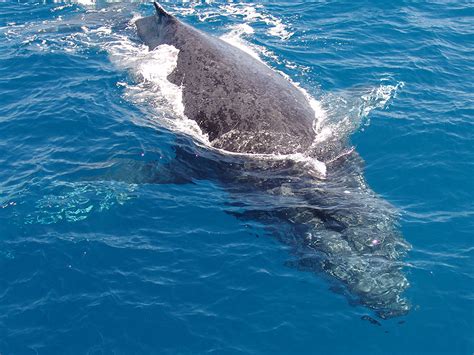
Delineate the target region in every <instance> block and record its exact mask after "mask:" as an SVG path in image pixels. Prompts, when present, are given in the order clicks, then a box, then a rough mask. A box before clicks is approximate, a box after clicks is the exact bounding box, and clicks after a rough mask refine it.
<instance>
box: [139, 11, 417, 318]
mask: <svg viewBox="0 0 474 355" xmlns="http://www.w3.org/2000/svg"><path fill="white" fill-rule="evenodd" d="M155 9H156V13H155V14H154V15H152V16H149V17H145V18H141V19H139V20H137V21H136V27H137V31H138V36H139V38H140V39H141V40H142V41H143V42H144V43H145V44H146V45H147V46H148V47H149V50H154V49H155V48H156V47H159V46H161V45H164V44H166V45H171V46H174V47H175V48H177V49H178V50H179V53H178V60H177V66H176V68H175V70H174V71H173V72H172V73H171V74H170V75H169V77H168V80H169V81H171V82H172V83H174V84H176V85H178V86H180V87H182V90H183V104H184V114H185V115H186V117H187V118H189V119H191V120H194V121H195V122H196V123H197V124H198V125H199V127H200V128H201V130H202V131H203V132H204V133H206V134H207V135H208V137H209V141H210V144H211V145H212V146H213V147H215V148H220V149H222V150H226V151H228V152H233V153H245V154H246V155H225V154H222V153H216V152H215V151H210V150H209V151H202V152H201V154H199V158H196V154H194V152H191V151H189V150H187V149H181V150H180V151H179V152H177V154H176V161H177V164H176V165H175V166H180V168H176V167H175V168H174V169H175V170H174V171H175V173H176V174H177V175H179V174H182V175H183V176H187V177H189V176H191V179H200V178H203V179H215V180H216V181H218V182H219V183H221V184H223V186H225V188H226V189H227V190H228V191H229V192H230V194H231V199H232V201H231V203H230V206H231V207H230V208H229V211H231V213H234V214H235V215H237V216H238V217H239V218H244V219H247V218H251V219H257V220H259V221H261V222H262V223H264V224H265V225H267V226H268V228H269V229H270V230H272V232H273V234H274V235H276V236H277V237H278V238H279V239H280V240H281V241H282V242H283V243H285V244H287V245H289V246H291V250H292V251H293V254H294V256H295V258H294V261H292V262H291V263H292V265H293V266H296V267H298V268H302V269H304V270H310V271H318V272H322V274H326V275H329V276H330V279H332V280H335V283H336V284H337V285H340V286H341V287H340V288H341V290H342V291H343V292H345V293H346V295H347V296H348V297H349V298H350V300H351V301H356V302H359V303H361V304H363V305H365V306H368V307H370V308H372V309H374V310H375V311H376V312H377V313H378V314H379V316H381V317H391V316H396V315H401V314H405V313H406V312H408V310H409V309H410V305H409V303H408V302H407V300H406V299H405V298H404V297H403V292H404V291H405V289H406V288H407V287H408V281H407V279H406V277H405V275H404V273H403V272H402V262H401V261H400V260H401V258H402V256H403V255H404V254H405V252H406V251H407V250H408V248H409V245H408V243H407V242H405V240H404V239H403V238H402V236H401V235H400V233H399V232H398V229H397V219H396V213H395V211H394V208H393V207H392V206H391V205H390V204H388V203H387V202H386V201H384V200H383V199H381V198H380V197H378V196H377V195H376V194H375V193H374V192H373V191H372V190H371V189H370V188H369V187H368V186H367V184H366V183H365V180H364V177H363V173H362V171H363V164H362V163H363V162H362V159H361V158H360V157H359V155H358V154H357V153H356V152H355V151H347V143H346V142H331V143H327V146H324V147H321V146H318V145H317V144H315V142H316V141H315V138H316V132H315V130H314V129H313V125H314V120H315V113H314V110H313V109H312V108H311V105H310V103H309V102H308V99H307V98H306V96H305V95H304V94H303V93H302V92H301V91H300V90H299V89H298V88H296V87H295V86H294V85H293V84H292V83H291V82H289V81H288V80H287V79H286V78H284V77H283V76H282V75H280V74H279V73H277V72H275V71H273V70H272V69H270V68H269V67H268V66H267V65H265V64H264V63H263V62H261V61H259V60H257V59H255V58H253V57H252V56H250V55H249V54H247V53H245V52H243V51H241V50H240V49H238V48H236V47H234V46H232V45H230V44H228V43H226V42H224V41H222V40H221V39H219V38H216V37H213V36H210V35H208V34H206V33H204V32H201V31H199V30H197V29H195V28H193V27H191V26H189V25H187V24H185V23H183V22H181V21H180V20H178V19H177V18H176V17H175V16H173V15H171V14H169V13H167V12H166V11H165V10H164V9H163V8H162V7H161V6H160V5H158V4H156V3H155ZM199 149H202V148H199ZM256 153H258V154H256ZM294 153H301V154H305V155H306V156H309V157H313V158H317V159H318V160H320V161H325V162H326V166H327V173H326V176H325V178H322V177H318V176H315V175H314V174H313V173H311V172H309V171H308V168H307V166H306V164H304V163H302V162H299V161H295V160H291V159H283V160H282V159H275V160H272V159H259V158H258V157H259V156H260V154H265V155H271V154H273V155H282V154H294ZM255 154H256V155H255ZM252 155H255V157H252ZM232 206H238V208H232Z"/></svg>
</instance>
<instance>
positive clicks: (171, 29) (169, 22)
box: [136, 4, 315, 154]
mask: <svg viewBox="0 0 474 355" xmlns="http://www.w3.org/2000/svg"><path fill="white" fill-rule="evenodd" d="M155 6H156V9H157V11H156V14H155V15H153V16H149V17H145V18H142V19H139V20H138V21H136V26H137V29H138V35H139V37H140V39H141V40H143V42H144V43H145V44H146V45H148V47H149V48H150V50H152V49H154V48H156V47H157V46H159V45H162V44H168V45H172V46H174V47H176V48H177V49H178V50H179V54H178V63H177V67H176V69H175V70H174V71H173V72H172V73H171V75H170V76H169V77H168V80H169V81H171V82H172V83H174V84H176V85H179V86H182V87H183V103H184V114H185V115H186V116H187V117H188V118H189V119H192V120H194V121H196V122H197V123H198V125H199V127H200V128H201V129H202V130H203V132H204V133H207V134H208V136H209V139H210V141H211V143H212V145H213V146H214V147H217V148H222V149H225V150H228V151H232V152H239V153H280V154H290V153H298V152H305V151H307V150H308V148H309V147H310V146H311V144H312V142H313V140H314V138H315V133H314V130H313V128H312V125H313V121H314V117H315V116H314V111H313V109H312V108H311V106H310V105H309V103H308V100H307V99H306V97H305V96H304V95H303V94H302V92H301V91H300V90H298V89H296V88H295V87H294V86H293V85H292V84H291V83H290V82H289V81H288V80H286V79H285V78H284V77H283V76H282V75H280V74H278V73H275V72H274V71H272V70H271V69H270V68H268V67H267V66H266V65H265V64H263V63H262V62H260V61H258V60H257V59H255V58H253V57H252V56H250V55H249V54H247V53H245V52H243V51H242V50H240V49H238V48H236V47H234V46H232V45H230V44H228V43H226V42H224V41H222V40H221V39H219V38H216V37H213V36H210V35H207V34H205V33H203V32H201V31H199V30H197V29H195V28H193V27H191V26H188V25H186V24H184V23H182V22H181V21H179V20H178V19H176V18H175V17H174V16H172V15H170V14H168V13H166V12H165V11H164V10H163V9H162V8H161V7H160V6H159V5H156V4H155Z"/></svg>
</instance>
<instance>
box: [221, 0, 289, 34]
mask: <svg viewBox="0 0 474 355" xmlns="http://www.w3.org/2000/svg"><path fill="white" fill-rule="evenodd" d="M257 7H258V6H252V5H240V4H229V5H223V6H221V7H220V9H222V10H224V11H225V12H227V13H228V14H231V15H234V16H235V15H238V16H242V17H243V18H244V21H247V22H248V23H254V22H264V23H265V24H267V25H268V26H270V27H269V29H268V30H267V33H268V34H269V35H271V36H274V37H279V38H281V39H283V40H286V39H289V38H290V37H291V36H292V35H293V33H292V32H290V31H288V29H287V26H286V25H285V24H284V23H283V22H282V21H281V20H280V19H279V18H277V17H275V16H273V15H271V14H265V13H262V12H259V11H257Z"/></svg>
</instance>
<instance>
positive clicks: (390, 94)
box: [359, 81, 405, 117]
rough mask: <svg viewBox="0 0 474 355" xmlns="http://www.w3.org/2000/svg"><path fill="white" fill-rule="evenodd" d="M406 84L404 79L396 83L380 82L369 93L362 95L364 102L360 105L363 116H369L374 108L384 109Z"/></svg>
mask: <svg viewBox="0 0 474 355" xmlns="http://www.w3.org/2000/svg"><path fill="white" fill-rule="evenodd" d="M404 86H405V83H404V82H403V81H400V82H398V83H397V84H396V85H390V84H389V85H387V84H380V86H379V87H377V88H374V89H372V90H371V91H370V92H369V93H367V94H364V95H362V97H361V99H362V104H361V105H360V107H359V112H360V113H359V114H360V116H361V117H367V116H368V115H369V113H370V112H371V111H373V110H374V109H377V108H378V109H384V108H386V107H387V104H388V103H389V101H390V100H391V99H392V98H394V97H395V96H396V93H397V90H398V89H401V88H403V87H404Z"/></svg>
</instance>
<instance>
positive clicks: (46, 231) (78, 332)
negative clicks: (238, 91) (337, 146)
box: [0, 0, 474, 355]
mask: <svg viewBox="0 0 474 355" xmlns="http://www.w3.org/2000/svg"><path fill="white" fill-rule="evenodd" d="M84 3H86V5H80V4H69V3H65V2H57V3H52V2H49V1H45V2H43V1H42V2H23V1H8V0H3V1H1V2H0V63H1V64H0V89H1V91H0V93H1V96H0V206H1V208H0V354H2V355H5V354H35V353H39V354H85V353H89V354H112V353H113V354H145V353H202V352H214V353H218V354H221V353H288V354H289V353H363V354H368V353H374V354H379V353H397V354H398V353H400V354H401V353H449V354H472V353H473V351H474V335H473V334H474V244H473V230H474V203H473V197H474V196H473V190H474V178H473V176H474V163H473V162H474V84H473V73H474V60H473V59H474V57H473V50H474V26H473V24H474V6H473V5H472V2H470V1H430V2H421V1H397V2H385V1H370V2H368V1H363V2H357V1H335V2H325V1H320V2H309V1H291V2H290V1H283V0H280V1H262V2H258V3H250V2H246V3H242V4H238V3H234V4H232V3H223V2H221V3H219V2H211V3H205V4H199V3H198V4H195V3H192V2H191V3H190V2H184V3H176V2H174V3H164V6H166V7H167V8H168V9H169V10H170V11H171V12H173V13H174V14H176V15H177V16H178V17H179V18H181V19H183V20H184V21H186V22H188V23H190V24H193V25H195V26H196V27H198V28H200V29H202V30H205V31H208V32H210V33H212V34H214V35H218V36H222V35H224V36H226V35H227V36H230V37H231V38H233V39H239V38H241V40H243V41H244V42H243V43H244V44H245V45H246V46H247V47H249V48H253V49H254V50H255V51H256V52H257V53H259V55H260V56H261V58H262V59H263V60H264V61H265V62H266V63H268V64H269V65H270V66H272V67H273V68H275V69H276V70H280V71H282V72H284V73H285V74H287V75H289V77H290V78H291V79H292V80H293V81H295V82H298V83H300V85H301V86H302V87H303V88H305V89H306V90H307V91H308V92H309V93H310V94H311V95H312V96H313V97H314V98H315V99H317V100H319V101H320V102H321V105H322V107H323V108H324V110H325V112H326V114H327V116H328V120H330V121H331V122H339V121H343V120H344V118H345V119H346V122H349V126H350V127H351V128H350V129H351V130H352V131H351V132H353V133H352V135H351V142H352V144H353V145H354V146H355V147H356V149H357V151H358V152H359V153H360V155H361V156H362V158H363V159H364V160H365V167H364V173H365V177H366V179H367V182H368V184H369V185H370V186H371V188H372V189H373V190H374V191H376V192H377V193H378V194H379V195H380V196H382V197H383V198H384V199H385V200H387V201H389V202H390V203H391V204H392V205H393V206H394V207H395V208H396V209H397V210H398V211H399V214H400V217H399V222H400V226H399V229H400V231H401V233H402V235H403V238H404V239H405V240H406V241H408V242H409V243H410V244H411V245H412V249H411V251H410V252H409V253H408V254H407V256H406V257H405V258H404V259H403V261H404V268H403V270H404V273H405V274H406V277H407V279H408V280H409V282H410V286H409V287H408V289H407V290H406V291H405V293H404V295H405V296H406V297H407V298H408V300H409V301H410V303H411V304H412V308H411V310H410V311H409V313H408V314H406V315H404V316H399V317H395V318H391V319H388V320H383V319H380V318H377V315H376V314H375V313H374V311H373V310H371V309H369V308H367V307H365V306H364V305H361V304H357V303H354V302H350V301H349V300H348V297H347V295H345V294H344V293H341V292H335V290H334V288H335V286H337V282H334V280H331V279H330V278H328V277H327V276H325V275H323V274H321V273H317V272H308V271H305V270H301V269H299V268H297V267H292V266H291V263H289V261H291V259H292V257H293V256H292V253H291V250H290V248H289V247H288V245H285V244H283V243H280V242H279V241H278V240H277V239H276V238H274V237H273V236H272V233H271V232H269V229H268V226H266V225H264V224H263V223H261V221H259V220H258V219H255V220H252V219H241V218H236V217H235V213H229V209H230V208H231V207H229V202H230V196H229V192H228V191H227V190H226V189H225V188H224V187H223V186H221V185H219V184H217V183H216V182H215V181H213V180H211V179H205V178H200V179H196V180H195V181H194V183H193V184H190V183H183V182H181V183H165V184H149V183H145V182H146V179H145V177H144V176H143V174H145V171H146V169H143V167H144V166H145V167H146V166H147V164H148V163H150V162H156V161H172V160H173V158H174V154H175V153H174V152H175V148H176V146H177V145H180V144H189V143H186V142H188V141H186V139H184V141H185V143H182V142H183V138H182V137H181V134H180V133H179V132H176V131H175V130H173V129H170V128H169V127H165V126H164V125H163V124H160V120H159V119H157V117H161V116H163V115H166V114H168V113H166V112H167V109H166V104H163V105H162V106H160V105H158V106H157V105H150V102H149V101H150V98H151V97H153V96H152V95H151V94H157V93H154V92H151V93H150V92H148V94H147V88H148V87H147V86H146V85H140V84H138V82H139V81H140V80H141V79H140V77H139V74H137V73H136V71H135V72H134V70H133V69H134V68H135V69H136V63H135V62H133V55H134V53H136V51H135V50H136V48H135V49H134V48H130V45H131V44H132V45H135V46H138V44H136V35H135V33H134V30H133V27H131V26H127V21H129V20H131V18H132V17H133V16H137V14H142V15H145V14H150V13H151V12H152V7H151V6H150V5H144V4H142V5H138V4H129V3H128V4H125V3H118V4H115V5H113V6H112V5H110V6H109V5H107V4H105V3H100V4H90V2H84ZM87 3H89V5H87ZM134 14H135V15H134ZM243 24H245V25H246V26H242V25H243ZM242 29H243V30H242ZM252 29H253V31H251V30H252ZM239 31H241V32H239ZM242 31H243V33H242ZM239 35H240V37H239ZM132 47H133V46H132ZM134 51H135V52H134ZM148 89H150V88H148ZM150 90H151V89H150ZM160 115H161V116H160ZM340 129H341V130H343V128H340ZM345 132H347V130H346V131H345ZM341 134H343V133H342V132H341ZM232 208H234V209H235V208H238V207H235V206H234V207H232ZM234 212H235V210H234ZM335 284H336V285H335ZM364 316H370V317H372V319H377V322H379V324H380V325H378V324H372V323H371V322H369V321H367V318H366V319H362V318H363V317H364Z"/></svg>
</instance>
